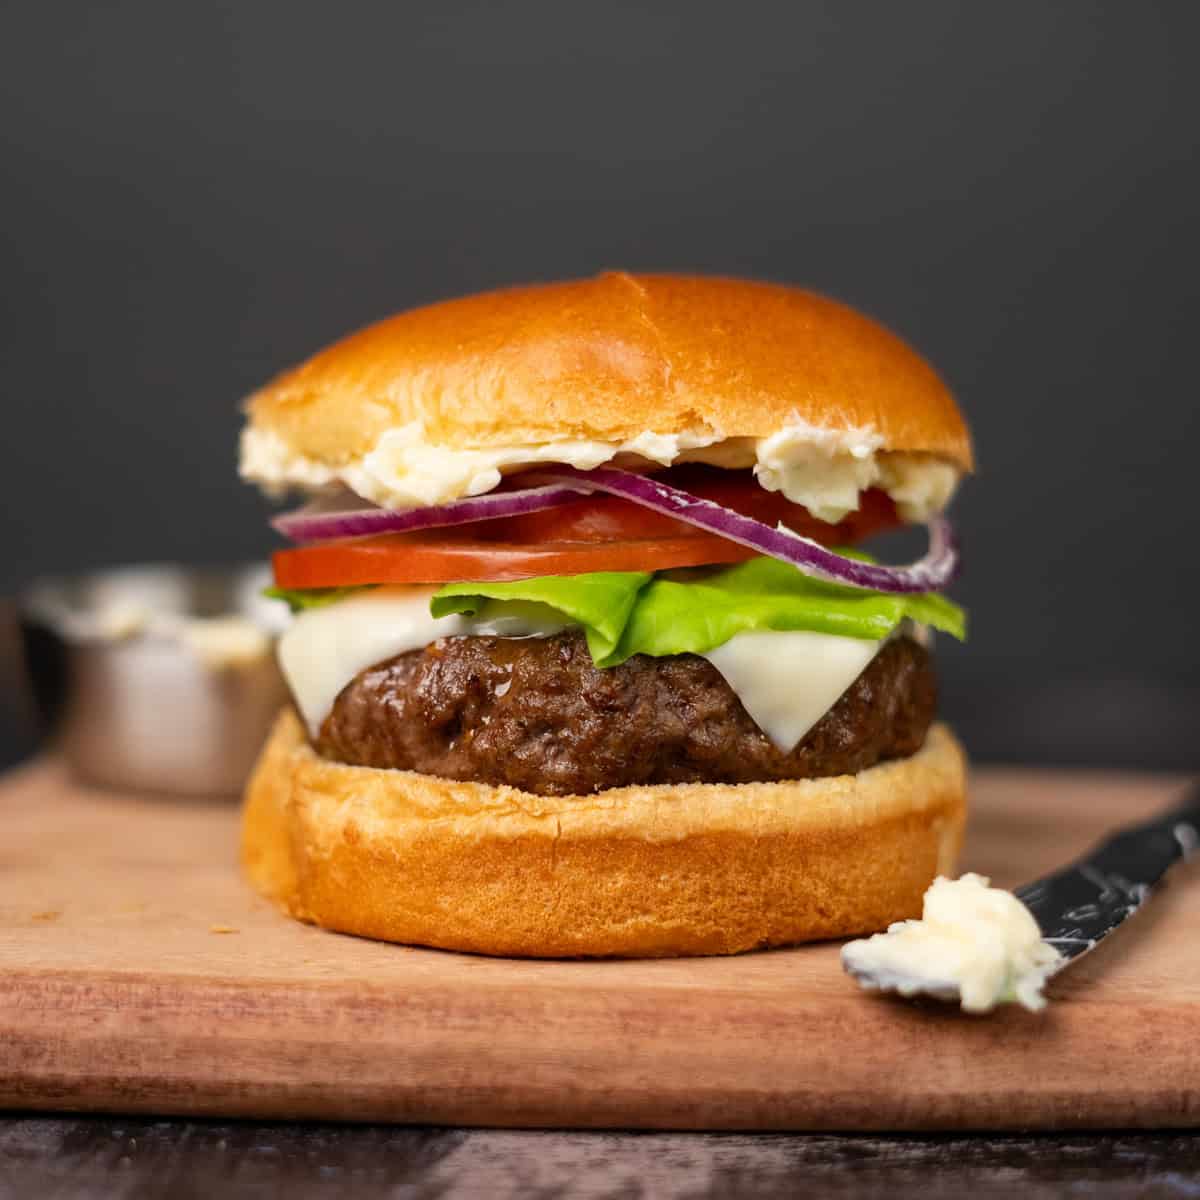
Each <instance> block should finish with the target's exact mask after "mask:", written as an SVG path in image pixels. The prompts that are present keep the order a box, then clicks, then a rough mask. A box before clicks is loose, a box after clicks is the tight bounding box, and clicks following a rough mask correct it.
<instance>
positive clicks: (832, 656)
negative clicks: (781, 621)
mask: <svg viewBox="0 0 1200 1200" xmlns="http://www.w3.org/2000/svg"><path fill="white" fill-rule="evenodd" d="M882 645H883V643H882V642H871V641H866V640H864V639H862V638H848V637H835V636H833V635H831V634H828V633H808V632H792V633H776V632H775V631H774V630H762V631H755V632H753V633H739V634H738V635H737V636H736V637H732V638H730V639H729V641H727V642H726V643H725V644H724V645H721V646H718V647H716V649H715V650H710V651H709V652H708V653H707V654H706V655H704V657H705V658H707V659H708V661H709V662H710V663H712V665H713V666H714V667H716V668H717V670H718V671H720V672H721V674H722V675H724V676H725V681H726V682H727V683H728V684H729V686H730V687H731V688H733V690H734V693H735V694H736V695H737V698H738V699H739V700H740V701H741V702H742V707H743V708H744V709H745V710H746V711H747V712H748V713H749V714H750V715H751V716H752V717H753V718H754V722H755V724H756V725H757V726H758V727H759V729H761V730H762V731H763V733H765V734H766V735H767V737H769V738H770V739H771V741H773V742H774V743H775V745H776V746H778V747H779V748H780V749H781V750H785V751H790V750H791V749H792V748H793V747H794V746H795V745H796V743H797V742H799V741H800V739H801V738H802V737H803V736H804V735H805V734H806V733H807V732H808V731H809V730H810V729H811V728H812V727H813V726H814V725H815V724H816V723H817V722H818V721H819V720H820V719H821V718H822V717H823V716H824V715H825V714H826V713H827V712H828V711H829V710H830V709H831V708H832V707H833V706H834V705H835V704H836V703H837V702H838V699H839V697H840V696H841V695H842V693H843V692H844V691H845V690H846V689H847V688H848V687H849V686H850V685H851V684H852V683H853V682H854V681H855V680H856V679H857V678H858V677H859V676H860V675H861V674H862V673H863V671H864V670H866V667H867V664H868V663H869V662H870V661H871V659H873V658H874V657H875V655H876V654H877V653H878V652H879V647H880V646H882Z"/></svg>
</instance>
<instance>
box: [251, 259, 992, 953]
mask: <svg viewBox="0 0 1200 1200" xmlns="http://www.w3.org/2000/svg"><path fill="white" fill-rule="evenodd" d="M246 413H247V423H246V428H245V430H244V432H243V435H242V443H241V473H242V475H243V477H245V478H246V479H248V480H251V481H253V482H255V483H257V484H259V485H261V486H263V487H264V488H266V489H267V490H268V491H269V492H271V493H273V494H280V493H296V492H302V493H306V494H307V496H308V502H307V503H305V504H304V506H303V507H301V508H299V509H298V510H296V511H291V512H287V513H286V514H284V515H282V516H280V517H278V518H277V519H276V521H275V524H276V526H277V528H278V529H279V530H280V531H281V532H282V533H283V534H284V535H285V536H286V537H287V538H289V539H290V541H291V542H292V543H293V544H292V545H290V546H289V547H288V548H285V549H281V550H279V551H278V552H277V553H276V554H275V555H274V561H273V567H274V579H275V585H276V586H275V588H274V589H273V590H272V594H273V595H275V596H277V597H278V598H280V599H282V600H285V601H286V602H288V603H289V604H290V605H291V608H292V610H293V612H294V614H295V615H294V617H293V618H292V619H291V623H290V625H289V627H288V628H287V630H286V632H285V633H284V634H283V636H282V637H281V639H280V643H279V648H278V654H279V661H280V665H281V667H282V670H283V674H284V677H285V679H286V680H287V683H288V685H289V688H290V691H291V696H292V699H293V702H294V703H293V704H292V706H291V707H289V708H288V710H287V711H285V712H284V713H282V714H281V715H280V717H279V719H278V723H277V724H276V726H275V728H274V731H273V733H272V734H271V736H270V738H269V740H268V742H267V744H266V746H265V748H264V749H263V751H262V754H261V757H260V759H259V762H258V764H257V766H256V768H255V770H254V773H253V775H252V777H251V780H250V782H249V784H248V787H247V792H246V800H245V808H244V823H243V836H242V858H243V862H244V866H245V870H246V872H247V873H248V876H249V878H250V880H251V881H252V882H253V884H254V885H255V886H256V887H257V888H258V889H259V890H260V891H261V892H262V893H264V894H265V895H266V896H268V897H270V898H271V899H272V900H274V901H275V902H276V903H278V905H280V906H281V907H282V908H283V909H284V910H285V911H286V912H288V913H290V914H291V915H292V916H294V917H297V918H300V919H301V920H304V921H309V922H313V923H315V924H317V925H320V926H324V927H326V928H328V929H333V930H340V931H343V932H346V933H352V934H359V935H362V936H366V937H371V938H379V939H386V940H389V941H396V942H404V943H412V944H423V945H427V946H437V947H444V948H448V949H455V950H465V951H475V952H480V953H486V954H497V955H515V956H542V957H548V956H553V957H558V956H656V955H685V954H730V953H735V952H738V951H744V950H750V949H752V948H755V947H766V946H778V945H785V944H790V943H796V942H802V941H806V940H810V939H817V938H832V937H840V936H843V935H850V934H860V933H867V932H871V931H874V930H878V929H882V928H884V927H885V926H887V925H888V924H889V923H891V922H892V921H896V920H899V919H902V918H906V917H915V916H917V915H919V913H920V911H921V900H922V895H923V893H924V891H925V889H926V888H927V887H928V886H929V884H930V882H931V881H932V880H933V879H934V877H935V876H936V875H937V874H939V873H946V872H948V871H949V870H951V868H952V865H953V861H954V858H955V856H956V854H957V851H958V848H959V844H960V841H961V837H962V831H963V825H964V819H965V812H966V798H965V760H964V756H963V753H962V750H961V749H960V747H959V745H958V743H957V742H956V741H955V739H954V736H953V735H952V733H951V732H950V730H949V729H947V728H946V726H945V725H942V724H938V723H936V721H935V703H936V684H935V678H934V670H933V664H932V659H931V650H930V646H931V641H932V637H933V634H934V632H935V631H936V632H939V633H943V634H949V635H951V636H952V637H956V638H962V637H963V635H964V626H965V618H964V614H963V612H962V610H961V609H960V608H958V607H957V606H956V605H955V604H953V603H952V602H951V601H950V600H948V599H947V598H946V597H945V595H944V594H943V590H944V589H945V588H946V586H947V585H948V584H949V583H950V582H951V580H952V579H953V577H954V574H955V571H956V568H957V561H958V556H957V551H956V548H955V545H954V540H953V537H952V533H951V529H950V526H949V525H948V523H947V521H946V519H945V517H944V516H943V515H942V513H943V510H944V509H945V507H946V505H947V503H948V502H949V500H950V498H951V495H952V493H953V492H954V490H955V487H956V485H957V483H958V482H959V480H960V478H961V477H962V476H963V474H964V473H967V472H969V471H970V470H971V468H972V450H971V442H970V436H969V433H968V430H967V428H966V425H965V423H964V421H963V418H962V416H961V414H960V412H959V410H958V408H957V406H956V404H955V402H954V399H953V398H952V397H951V395H950V393H949V392H948V391H947V389H946V387H945V385H944V384H943V383H942V381H941V380H940V379H939V377H938V376H937V374H936V373H935V372H934V371H933V370H932V369H931V368H930V367H929V366H928V365H927V364H926V362H925V361H924V360H923V359H922V358H921V357H920V356H919V355H918V354H916V353H915V352H914V351H913V350H912V349H910V348H909V347H908V346H907V345H906V344H905V343H904V342H902V341H901V340H900V339H898V338H897V337H895V336H894V335H892V334H891V333H889V332H888V331H887V330H885V329H884V328H882V327H881V326H880V325H878V324H876V323H875V322H874V321H872V320H870V319H868V318H867V317H865V316H862V315H860V314H859V313H857V312H855V311H853V310H851V309H849V308H847V307H844V306H843V305H841V304H838V303H835V302H834V301H832V300H829V299H825V298H823V297H821V296H818V295H814V294H812V293H810V292H806V291H802V290H799V289H795V288H791V287H785V286H779V285H774V284H767V283H754V282H746V281H740V280H733V279H715V278H701V277H686V276H671V275H630V274H625V273H619V272H618V273H608V274H604V275H601V276H599V277H598V278H595V279H590V280H585V281H575V282H566V283H553V284H544V285H536V286H528V287H518V288H513V289H509V290H503V291H496V292H490V293H487V294H483V295H476V296H471V297H468V298H464V299H458V300H452V301H449V302H445V303H439V304H434V305H432V306H429V307H425V308H419V309H415V310H413V311H409V312H404V313H401V314H399V315H398V316H393V317H391V318H389V319H387V320H384V321H382V322H380V323H378V324H375V325H372V326H370V327H369V328H367V329H364V330H362V331H361V332H359V333H356V334H354V335H353V336H351V337H348V338H346V339H344V340H343V341H340V342H338V343H336V344H334V345H332V346H330V347H329V348H327V349H325V350H323V351H322V352H320V353H319V354H317V355H316V356H315V357H314V358H312V359H310V360H309V361H307V362H305V363H304V364H302V365H301V366H298V367H296V368H294V369H292V370H290V371H288V372H286V373H285V374H282V375H280V376H279V377H278V378H276V379H274V380H273V381H272V382H270V383H269V384H267V385H266V386H265V387H263V388H262V389H261V390H259V391H258V392H257V393H255V394H254V395H253V396H251V397H250V399H249V401H248V402H247V406H246ZM902 525H923V526H926V527H927V531H928V549H927V551H926V552H925V553H924V554H923V556H922V557H921V558H919V559H918V560H917V561H914V562H911V563H909V564H907V565H903V566H894V565H885V564H883V563H881V562H879V561H878V560H877V557H876V556H872V555H871V554H870V553H868V552H866V551H864V550H863V549H862V545H863V543H865V542H867V541H868V540H869V539H870V538H871V537H872V536H873V535H877V534H881V533H884V532H886V531H888V530H891V529H894V528H897V527H899V526H902ZM892 557H894V555H893V556H892Z"/></svg>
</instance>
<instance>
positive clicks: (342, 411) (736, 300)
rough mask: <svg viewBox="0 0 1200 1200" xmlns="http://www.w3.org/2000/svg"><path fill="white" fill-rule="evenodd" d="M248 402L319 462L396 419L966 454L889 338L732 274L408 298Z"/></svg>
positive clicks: (440, 427) (622, 437)
mask: <svg viewBox="0 0 1200 1200" xmlns="http://www.w3.org/2000/svg"><path fill="white" fill-rule="evenodd" d="M248 412H249V418H250V427H251V428H252V429H254V430H256V431H258V432H261V433H264V434H268V435H273V436H274V437H276V438H278V439H279V443H280V444H281V445H282V446H284V447H285V448H286V450H287V451H288V452H289V453H291V454H295V455H298V456H301V457H303V458H305V459H307V460H310V461H311V462H313V463H315V464H319V465H323V466H326V467H331V468H337V467H342V466H345V465H346V464H347V463H351V462H353V461H356V460H358V459H360V458H361V457H362V456H363V455H365V454H367V453H368V452H369V451H370V450H371V449H372V448H373V447H374V446H375V444H376V442H377V441H378V439H379V438H380V436H381V435H382V434H383V433H385V432H386V431H388V430H391V429H396V428H400V427H403V426H407V425H409V424H410V423H414V422H416V423H419V424H420V427H421V428H422V430H423V436H424V437H425V438H426V439H427V440H428V441H429V442H432V443H436V444H437V445H439V446H445V447H450V448H454V449H461V448H483V447H487V446H495V445H505V446H512V445H526V444H543V443H547V442H560V441H566V440H576V439H586V440H589V441H598V442H605V443H620V442H623V441H626V440H627V439H631V438H635V437H637V436H639V435H641V434H644V433H647V432H650V433H655V434H668V435H669V434H690V435H699V436H702V437H703V436H707V437H709V438H713V437H716V438H717V439H719V440H731V439H738V438H761V437H768V436H770V435H771V434H773V433H776V432H778V431H779V430H780V429H782V428H785V427H787V426H789V425H795V424H797V423H807V424H809V425H811V426H814V427H816V428H817V429H819V430H828V431H831V432H834V433H840V432H849V433H859V432H861V431H863V430H869V431H872V432H873V433H874V434H875V435H877V436H878V438H879V439H880V441H881V445H880V447H879V448H880V449H881V450H882V451H884V452H889V451H891V452H905V453H910V454H928V455H931V456H935V457H937V458H939V459H943V460H946V461H947V462H950V463H952V464H953V465H954V466H956V467H957V468H958V469H959V470H961V471H968V470H970V469H971V467H972V465H973V459H972V450H971V441H970V436H969V434H968V431H967V427H966V424H965V423H964V421H963V418H962V415H961V414H960V413H959V411H958V407H957V405H956V404H955V402H954V399H953V397H952V396H951V395H950V393H949V392H948V391H947V389H946V387H945V385H944V384H943V383H942V381H941V380H940V379H939V378H938V376H937V374H936V373H935V372H934V371H933V369H932V368H931V367H930V366H929V365H928V364H927V363H926V362H925V360H924V359H922V358H921V357H920V355H918V354H917V353H915V352H914V351H913V350H912V349H910V348H909V347H908V346H907V345H906V344H905V343H904V342H902V341H901V340H900V339H899V338H898V337H896V336H895V335H893V334H891V333H889V332H888V331H887V330H886V329H884V328H883V327H882V326H881V325H878V324H877V323H876V322H874V321H872V320H870V319H869V318H867V317H865V316H863V315H861V314H860V313H857V312H855V311H854V310H853V309H850V308H847V307H845V306H844V305H842V304H838V303H836V302H834V301H832V300H828V299H825V298H824V297H821V296H817V295H814V294H813V293H811V292H806V291H801V290H800V289H798V288H792V287H784V286H781V285H778V284H769V283H751V282H747V281H744V280H736V279H717V278H704V277H694V276H680V275H638V276H635V275H629V274H626V273H624V272H610V273H608V274H604V275H601V276H599V277H598V278H595V279H588V280H581V281H576V282H570V283H553V284H544V285H537V286H530V287H517V288H511V289H508V290H504V291H496V292H487V293H484V294H481V295H476V296H468V297H466V298H464V299H459V300H450V301H446V302H444V303H441V304H433V305H430V306H428V307H426V308H418V309H414V310H412V311H411V312H405V313H400V314H399V315H397V316H394V317H390V318H388V319H387V320H385V321H381V322H379V323H378V324H376V325H372V326H370V327H369V328H367V329H364V330H362V331H361V332H359V333H356V334H354V335H352V336H351V337H347V338H345V339H343V340H342V341H340V342H337V343H336V344H334V345H332V346H330V347H329V348H328V349H326V350H323V351H322V352H321V353H319V354H318V355H316V356H315V357H314V358H312V359H310V360H309V361H308V362H306V363H304V364H303V365H301V366H299V367H296V368H295V369H293V370H291V371H288V372H286V373H285V374H283V375H280V376H279V377H278V378H277V379H275V380H274V381H272V382H271V383H270V384H268V385H267V386H266V387H264V388H262V389H261V390H260V391H258V392H257V393H256V394H255V395H253V396H252V397H251V398H250V400H249V401H248ZM727 465H745V464H742V463H733V462H730V463H728V464H727Z"/></svg>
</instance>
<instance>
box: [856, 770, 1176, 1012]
mask: <svg viewBox="0 0 1200 1200" xmlns="http://www.w3.org/2000/svg"><path fill="white" fill-rule="evenodd" d="M1198 846H1200V786H1196V787H1194V788H1193V789H1192V791H1191V792H1190V793H1189V794H1188V797H1187V799H1186V800H1184V801H1183V803H1181V804H1178V805H1176V806H1175V807H1174V808H1171V809H1169V810H1168V811H1167V812H1165V813H1162V814H1160V815H1159V816H1157V817H1154V818H1152V819H1151V820H1149V821H1145V822H1143V823H1142V824H1140V825H1132V826H1129V827H1128V828H1126V829H1122V830H1119V831H1118V832H1117V833H1115V834H1113V835H1112V836H1111V837H1109V838H1107V839H1106V840H1104V841H1103V842H1101V843H1100V844H1099V845H1097V846H1096V847H1095V848H1094V849H1093V850H1092V851H1091V852H1090V853H1089V854H1086V855H1084V857H1082V858H1080V859H1078V860H1077V861H1075V862H1073V863H1071V864H1070V865H1068V866H1065V867H1063V868H1062V869H1061V870H1058V871H1055V872H1054V873H1053V874H1051V875H1046V876H1044V877H1043V878H1041V879H1036V880H1034V881H1033V882H1032V883H1027V884H1025V885H1024V886H1023V887H1020V888H1017V889H1016V891H1015V892H1014V893H1013V894H1014V895H1015V896H1016V898H1017V899H1018V900H1020V901H1021V903H1022V904H1024V905H1025V907H1026V908H1027V909H1028V910H1029V912H1030V913H1031V914H1032V916H1033V918H1034V920H1035V921H1036V923H1037V926H1038V928H1039V930H1040V931H1041V935H1042V941H1043V942H1046V943H1048V944H1049V945H1051V946H1053V947H1054V949H1055V950H1057V951H1058V954H1059V958H1058V960H1057V961H1056V962H1053V963H1046V964H1044V965H1042V966H1040V967H1039V974H1040V979H1041V981H1044V980H1045V979H1046V978H1048V977H1049V976H1051V975H1057V974H1058V972H1059V971H1061V970H1062V969H1063V968H1064V967H1066V966H1068V965H1069V964H1070V963H1072V962H1073V961H1074V960H1075V959H1077V958H1079V957H1080V956H1081V955H1083V954H1086V953H1087V952H1088V951H1089V950H1092V949H1094V948H1095V947H1096V946H1098V945H1099V944H1100V942H1102V941H1103V940H1104V939H1105V938H1106V937H1108V935H1109V934H1110V933H1112V932H1113V931H1114V930H1115V929H1118V928H1119V927H1120V926H1121V925H1123V924H1124V923H1125V921H1127V920H1128V919H1129V918H1130V917H1131V916H1133V914H1134V913H1135V912H1137V911H1138V909H1139V908H1141V906H1142V905H1143V904H1145V902H1146V901H1147V899H1149V897H1150V895H1151V894H1152V893H1153V891H1154V889H1155V888H1156V887H1157V886H1158V884H1159V882H1160V881H1161V880H1162V878H1163V876H1164V875H1165V874H1166V873H1167V872H1168V871H1169V870H1170V869H1171V867H1173V866H1174V865H1175V864H1176V863H1178V862H1182V861H1183V860H1184V859H1186V858H1188V857H1190V856H1191V855H1192V853H1193V852H1194V851H1195V850H1196V849H1197V847H1198ZM914 924H919V923H917V922H904V923H902V925H903V926H904V927H907V926H911V925H914ZM900 929H901V926H893V927H892V930H890V931H889V933H888V934H887V935H883V936H885V937H888V938H890V937H893V936H895V931H896V930H900ZM876 941H878V938H873V939H871V940H870V942H853V943H850V944H849V945H847V946H845V947H843V950H842V965H843V967H844V968H845V969H846V971H847V972H848V973H849V974H850V975H852V976H853V977H854V978H855V979H856V980H857V981H858V982H859V983H860V984H861V985H862V986H863V987H864V988H867V989H868V990H878V991H887V992H899V993H900V994H901V995H903V996H906V997H912V996H916V995H926V996H933V997H935V998H936V999H939V1000H959V999H961V998H962V996H961V991H960V987H959V981H958V979H956V978H954V968H953V967H948V965H947V961H946V960H945V959H944V958H943V959H942V960H941V961H939V960H938V959H937V958H936V956H935V957H934V958H933V959H932V960H930V961H928V962H927V961H923V960H922V958H921V957H917V956H911V957H909V958H908V961H905V959H904V956H900V957H899V958H897V956H896V955H895V954H891V955H884V956H883V957H882V958H880V957H875V959H874V961H872V957H871V954H870V949H869V947H870V945H871V943H873V942H876ZM949 961H950V963H951V964H953V963H955V962H958V961H962V960H959V959H956V958H954V957H952V958H951V959H950V960H949ZM1040 987H1041V983H1040V982H1038V983H1037V990H1038V996H1037V997H1027V998H1026V1000H1024V1001H1023V1002H1024V1003H1027V1004H1028V1006H1029V1007H1037V1006H1038V1004H1040V1003H1041V1001H1040ZM1003 998H1005V997H998V999H1003ZM1007 998H1008V999H1012V998H1013V997H1012V996H1008V997H1007ZM988 1007H990V1005H989V1006H988Z"/></svg>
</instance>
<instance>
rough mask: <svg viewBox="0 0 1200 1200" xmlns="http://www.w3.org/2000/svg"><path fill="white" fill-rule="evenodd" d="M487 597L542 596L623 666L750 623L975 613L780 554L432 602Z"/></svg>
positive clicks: (458, 593) (452, 607)
mask: <svg viewBox="0 0 1200 1200" xmlns="http://www.w3.org/2000/svg"><path fill="white" fill-rule="evenodd" d="M861 557H865V556H861ZM488 601H528V602H533V603H536V604H539V605H544V606H546V607H548V608H550V609H553V610H554V611H555V612H556V613H558V614H561V616H564V617H566V618H567V619H568V620H569V621H572V622H574V623H577V624H579V625H582V626H583V629H584V632H585V634H586V635H587V641H588V649H589V650H590V651H591V654H592V659H593V661H594V662H595V663H596V665H597V666H598V667H612V666H616V665H617V664H618V663H622V662H624V661H625V660H626V659H627V658H629V657H630V656H631V655H634V654H650V655H655V656H663V655H669V654H686V653H692V654H704V653H707V652H708V651H709V650H712V649H715V648H716V647H717V646H720V645H722V644H723V643H724V642H727V641H729V639H730V638H732V637H734V636H735V635H736V634H739V633H745V632H748V631H750V630H767V629H773V630H808V631H811V632H814V633H831V634H836V635H838V636H841V637H854V638H865V639H870V640H877V639H880V638H885V637H887V636H888V634H889V633H891V632H892V630H893V629H895V628H896V626H897V625H899V624H900V622H901V621H903V620H904V619H905V618H906V617H908V618H911V619H912V620H914V621H919V622H921V623H922V624H924V625H930V626H932V627H933V628H934V629H938V630H941V631H942V632H944V633H949V634H951V635H952V636H953V637H956V638H958V639H959V640H962V639H964V638H965V636H966V614H965V613H964V612H963V610H962V609H961V608H959V606H958V605H957V604H954V603H953V602H952V601H950V600H947V599H946V598H945V597H944V596H941V595H937V594H936V593H932V592H924V593H919V594H917V595H903V596H900V595H891V594H888V593H883V592H871V591H864V590H863V589H861V588H850V587H844V586H842V585H841V584H834V583H825V582H823V581H821V580H816V579H812V578H810V577H809V576H807V575H804V574H802V573H801V572H800V571H798V570H797V569H796V568H795V567H793V566H790V565H789V564H787V563H783V562H779V561H778V560H777V559H773V558H754V559H751V560H750V561H749V562H745V563H739V564H738V565H737V566H733V567H724V568H719V569H716V570H713V569H711V568H704V569H700V570H695V571H668V572H663V573H661V574H658V575H649V574H646V573H644V572H627V573H616V572H608V573H603V574H593V575H571V576H543V577H542V578H539V579H523V580H518V581H515V582H512V583H454V584H449V585H448V586H447V587H444V588H442V589H440V590H439V591H438V592H437V593H436V594H435V595H434V597H433V601H432V604H431V606H430V607H431V611H432V613H433V615H434V616H435V617H441V616H446V615H447V614H449V613H467V614H476V613H479V612H480V610H481V609H482V608H483V606H484V605H485V604H486V603H487V602H488Z"/></svg>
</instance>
